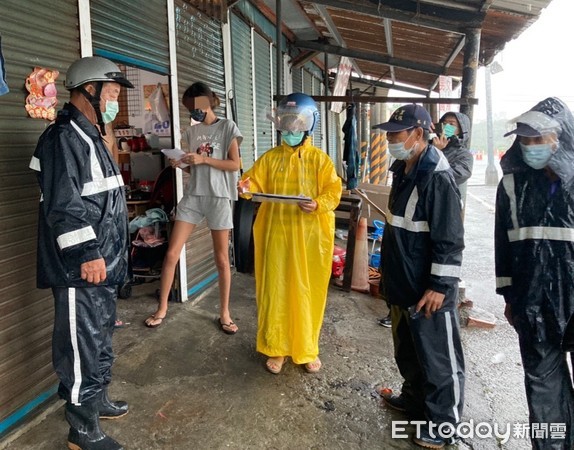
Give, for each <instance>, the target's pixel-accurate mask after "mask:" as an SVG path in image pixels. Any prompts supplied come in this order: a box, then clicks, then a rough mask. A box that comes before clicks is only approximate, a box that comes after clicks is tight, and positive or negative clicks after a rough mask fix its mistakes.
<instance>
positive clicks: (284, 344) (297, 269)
mask: <svg viewBox="0 0 574 450" xmlns="http://www.w3.org/2000/svg"><path fill="white" fill-rule="evenodd" d="M247 177H249V178H250V181H251V186H250V188H249V191H250V192H262V193H267V194H283V195H301V194H302V195H305V196H307V197H311V198H312V199H313V200H315V201H316V202H317V205H318V207H317V209H316V210H315V211H314V212H312V213H305V212H303V211H301V209H300V208H299V206H297V205H296V204H285V203H271V202H263V203H261V206H260V208H259V211H258V213H257V218H256V220H255V224H254V226H253V238H254V244H255V283H256V294H257V315H258V318H257V320H258V330H257V351H258V352H261V353H263V354H265V355H267V356H269V357H275V356H291V358H292V359H293V362H294V363H295V364H305V363H308V362H312V361H314V360H315V359H316V358H317V356H318V355H319V334H320V332H321V326H322V324H323V314H324V312H325V305H326V303H327V290H328V287H329V279H330V277H331V265H332V258H333V246H334V240H335V213H334V212H333V210H334V209H335V208H336V207H337V205H338V204H339V201H340V198H341V192H342V190H341V189H342V188H341V180H340V179H339V177H338V176H337V173H336V171H335V167H334V165H333V163H332V161H331V160H330V159H329V156H328V155H327V154H325V153H324V152H323V151H321V150H320V149H318V148H316V147H314V146H313V145H312V144H311V139H309V138H307V139H306V141H305V142H304V143H303V144H302V145H301V146H300V147H298V148H295V149H293V148H292V147H290V146H288V145H286V144H282V145H281V146H279V147H276V148H273V149H271V150H269V151H268V152H267V153H265V154H264V155H263V156H262V157H261V158H259V159H258V160H257V161H256V162H255V164H254V166H253V167H252V168H251V169H250V170H249V171H248V172H246V173H245V174H244V175H243V179H245V178H247ZM245 197H249V195H245Z"/></svg>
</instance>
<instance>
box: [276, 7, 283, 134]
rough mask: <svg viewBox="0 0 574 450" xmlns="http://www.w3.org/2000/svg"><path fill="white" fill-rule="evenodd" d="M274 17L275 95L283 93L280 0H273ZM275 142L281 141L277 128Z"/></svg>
mask: <svg viewBox="0 0 574 450" xmlns="http://www.w3.org/2000/svg"><path fill="white" fill-rule="evenodd" d="M275 17H276V18H277V19H276V20H277V21H276V22H275V31H276V36H275V41H276V45H277V47H276V48H275V52H276V56H275V71H276V72H277V80H276V85H275V93H276V94H277V95H281V94H283V89H282V86H283V56H282V54H281V48H282V41H281V38H282V34H283V33H282V32H281V20H282V19H281V0H275ZM277 142H278V143H279V144H280V143H281V132H280V131H279V130H277Z"/></svg>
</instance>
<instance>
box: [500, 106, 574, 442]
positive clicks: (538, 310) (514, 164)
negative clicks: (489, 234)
mask: <svg viewBox="0 0 574 450" xmlns="http://www.w3.org/2000/svg"><path fill="white" fill-rule="evenodd" d="M513 122H514V124H515V128H514V129H513V130H512V131H510V132H509V133H507V134H506V135H505V136H509V135H516V139H515V140H514V143H513V144H512V146H511V147H510V149H509V150H508V151H507V152H506V153H505V155H504V157H503V158H502V160H501V161H500V166H501V168H502V172H503V177H502V180H501V181H500V184H499V185H498V190H497V196H496V221H495V231H494V239H495V246H494V252H495V264H496V292H497V293H498V294H500V295H502V296H503V297H504V301H505V302H506V305H505V311H504V315H505V317H506V318H507V320H508V322H509V323H510V325H512V326H513V327H514V329H515V330H516V332H517V334H518V342H519V344H520V354H521V357H522V366H523V367H524V382H525V385H526V399H527V401H528V409H529V412H530V423H531V427H530V433H531V438H532V447H533V448H534V449H572V448H574V389H573V388H572V379H571V375H570V371H569V369H568V357H567V355H566V354H565V353H564V352H566V351H568V352H571V351H572V350H574V348H572V347H571V346H567V347H566V348H564V343H563V339H564V335H565V334H567V329H568V328H567V326H566V324H567V323H568V321H569V319H570V318H571V317H572V316H573V314H574V277H573V276H572V274H573V273H574V263H573V261H574V117H573V116H572V113H571V112H570V110H569V109H568V107H567V106H566V105H565V104H564V102H562V101H561V100H560V99H557V98H554V97H550V98H547V99H545V100H542V101H541V102H539V103H538V104H537V105H535V106H534V107H533V108H532V109H530V110H529V111H526V112H525V113H524V114H521V115H520V116H518V117H517V118H516V119H514V120H513ZM561 344H562V345H561ZM552 425H553V426H554V429H552V428H549V427H552ZM543 427H546V428H543Z"/></svg>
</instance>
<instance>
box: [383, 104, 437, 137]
mask: <svg viewBox="0 0 574 450" xmlns="http://www.w3.org/2000/svg"><path fill="white" fill-rule="evenodd" d="M431 124H432V119H431V116H430V114H429V113H428V111H427V110H426V109H424V108H423V107H422V106H420V105H417V104H414V103H413V104H410V105H404V106H401V107H400V108H399V109H397V110H396V111H395V112H394V113H393V115H392V116H391V118H390V119H389V121H388V122H384V123H380V124H378V125H375V126H374V127H373V129H376V128H379V129H381V130H384V131H390V132H391V133H395V132H398V131H404V130H408V129H410V128H415V127H421V128H424V129H425V130H428V131H430V129H431Z"/></svg>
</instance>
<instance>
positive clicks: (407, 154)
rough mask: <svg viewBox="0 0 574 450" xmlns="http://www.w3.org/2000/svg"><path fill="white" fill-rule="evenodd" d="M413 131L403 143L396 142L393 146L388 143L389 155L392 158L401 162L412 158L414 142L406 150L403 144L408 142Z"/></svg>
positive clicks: (415, 144)
mask: <svg viewBox="0 0 574 450" xmlns="http://www.w3.org/2000/svg"><path fill="white" fill-rule="evenodd" d="M413 133H414V130H413V131H411V134H409V136H408V137H407V139H406V140H405V142H397V143H395V144H391V143H389V145H388V147H389V153H390V154H391V156H392V157H393V158H396V159H400V160H401V161H408V160H409V159H411V158H412V156H413V153H414V151H415V149H416V146H417V142H415V143H414V144H413V145H412V146H411V147H409V148H406V147H405V144H406V143H407V141H408V140H409V138H410V137H411V136H412V135H413Z"/></svg>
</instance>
